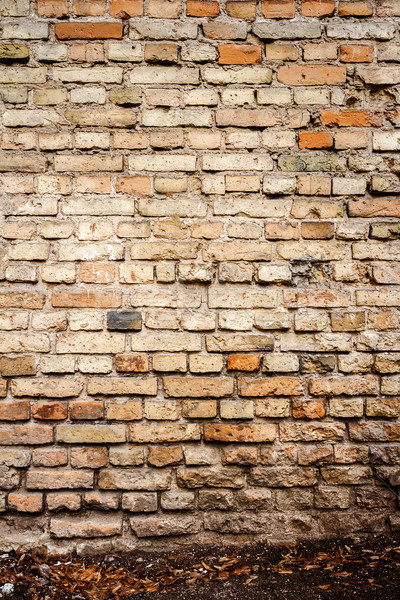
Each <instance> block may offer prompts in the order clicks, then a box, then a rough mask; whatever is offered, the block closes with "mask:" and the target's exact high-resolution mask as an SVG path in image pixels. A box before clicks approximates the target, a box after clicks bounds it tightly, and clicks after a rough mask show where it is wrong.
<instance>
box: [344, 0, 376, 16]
mask: <svg viewBox="0 0 400 600" xmlns="http://www.w3.org/2000/svg"><path fill="white" fill-rule="evenodd" d="M373 13H374V11H373V8H372V3H371V2H364V1H357V0H356V1H355V2H339V17H370V16H371V15H373Z"/></svg>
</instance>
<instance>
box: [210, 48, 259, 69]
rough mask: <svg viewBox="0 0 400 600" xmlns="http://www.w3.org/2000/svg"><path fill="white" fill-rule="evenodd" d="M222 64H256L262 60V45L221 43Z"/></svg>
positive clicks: (220, 62)
mask: <svg viewBox="0 0 400 600" xmlns="http://www.w3.org/2000/svg"><path fill="white" fill-rule="evenodd" d="M218 52H219V59H218V62H219V64H220V65H255V64H257V63H260V62H261V47H260V46H256V45H250V44H220V45H219V46H218Z"/></svg>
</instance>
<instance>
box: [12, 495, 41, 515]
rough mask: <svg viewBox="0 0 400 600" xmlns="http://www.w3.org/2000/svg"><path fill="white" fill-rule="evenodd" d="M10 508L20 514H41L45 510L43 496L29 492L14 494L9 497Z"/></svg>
mask: <svg viewBox="0 0 400 600" xmlns="http://www.w3.org/2000/svg"><path fill="white" fill-rule="evenodd" d="M8 508H9V509H10V510H16V511H18V512H26V513H35V512H40V511H41V510H42V508H43V496H42V494H35V493H29V492H24V493H23V494H18V493H14V492H12V493H11V494H9V495H8Z"/></svg>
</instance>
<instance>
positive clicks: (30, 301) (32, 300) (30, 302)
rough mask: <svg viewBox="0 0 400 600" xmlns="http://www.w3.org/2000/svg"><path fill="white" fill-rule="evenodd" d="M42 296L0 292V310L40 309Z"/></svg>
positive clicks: (31, 293) (30, 293) (34, 293)
mask: <svg viewBox="0 0 400 600" xmlns="http://www.w3.org/2000/svg"><path fill="white" fill-rule="evenodd" d="M43 306H44V296H43V294H39V293H38V292H17V291H15V292H0V308H31V309H35V308H38V309H41V308H43Z"/></svg>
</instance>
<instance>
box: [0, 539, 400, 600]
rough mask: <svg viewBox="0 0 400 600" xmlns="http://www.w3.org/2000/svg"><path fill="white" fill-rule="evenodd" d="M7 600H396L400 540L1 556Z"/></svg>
mask: <svg viewBox="0 0 400 600" xmlns="http://www.w3.org/2000/svg"><path fill="white" fill-rule="evenodd" d="M0 598H2V599H6V600H144V599H145V598H146V600H161V599H162V600H208V599H212V600H214V599H215V600H260V599H264V598H265V599H268V600H289V599H290V600H328V599H329V600H339V599H340V600H348V599H350V598H352V599H354V598H356V599H357V600H397V599H400V535H398V536H395V537H384V536H380V537H370V538H365V539H361V540H358V541H356V542H354V541H351V540H341V541H337V540H332V541H329V542H327V541H325V542H318V543H309V542H308V543H301V544H298V545H297V546H288V545H286V546H280V547H276V546H274V547H271V546H267V545H253V546H252V545H249V546H245V547H241V548H238V547H225V548H224V547H216V546H208V547H191V548H185V550H181V551H179V552H178V553H175V554H172V553H165V554H160V553H157V554H155V553H141V552H135V553H131V554H125V555H118V554H115V555H108V556H106V557H99V558H97V559H96V558H93V557H91V558H82V557H77V556H73V555H71V556H65V555H63V556H62V557H55V556H51V557H50V556H47V555H46V553H45V551H43V550H39V551H37V552H36V553H23V552H13V553H4V554H2V555H0Z"/></svg>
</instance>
